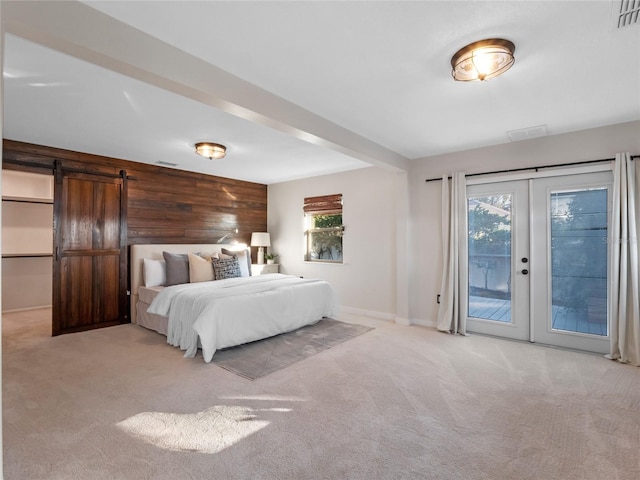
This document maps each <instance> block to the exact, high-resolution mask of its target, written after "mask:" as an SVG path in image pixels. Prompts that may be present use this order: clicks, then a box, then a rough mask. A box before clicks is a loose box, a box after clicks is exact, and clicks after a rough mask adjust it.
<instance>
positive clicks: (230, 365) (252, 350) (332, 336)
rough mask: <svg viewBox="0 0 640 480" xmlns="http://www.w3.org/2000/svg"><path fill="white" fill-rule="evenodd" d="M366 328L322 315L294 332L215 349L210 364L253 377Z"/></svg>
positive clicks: (347, 337) (285, 364)
mask: <svg viewBox="0 0 640 480" xmlns="http://www.w3.org/2000/svg"><path fill="white" fill-rule="evenodd" d="M369 330H372V328H371V327H366V326H364V325H354V324H352V323H344V322H339V321H338V320H333V319H332V318H323V319H322V320H320V321H319V322H318V323H315V324H313V325H308V326H306V327H302V328H299V329H298V330H294V331H293V332H289V333H283V334H281V335H276V336H275V337H270V338H266V339H264V340H258V341H257V342H252V343H246V344H244V345H240V346H238V347H233V348H226V349H224V350H218V351H217V352H216V353H215V355H214V356H213V363H215V364H216V365H218V366H220V367H222V368H224V369H226V370H229V371H230V372H233V373H236V374H238V375H240V376H241V377H244V378H248V379H249V380H255V379H257V378H260V377H264V376H265V375H268V374H270V373H273V372H275V371H278V370H281V369H283V368H285V367H288V366H289V365H292V364H294V363H296V362H299V361H300V360H303V359H305V358H307V357H310V356H312V355H315V354H317V353H320V352H322V351H324V350H327V349H329V348H331V347H334V346H336V345H339V344H341V343H343V342H346V341H347V340H349V339H351V338H354V337H357V336H358V335H362V334H363V333H366V332H368V331H369Z"/></svg>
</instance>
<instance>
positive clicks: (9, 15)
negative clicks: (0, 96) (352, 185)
mask: <svg viewBox="0 0 640 480" xmlns="http://www.w3.org/2000/svg"><path fill="white" fill-rule="evenodd" d="M2 16H3V24H4V28H5V31H6V32H8V33H11V34H14V35H16V36H19V37H22V38H25V39H27V40H30V41H32V42H35V43H38V44H41V45H43V46H46V47H49V48H52V49H55V50H58V51H60V52H62V53H65V54H67V55H71V56H73V57H76V58H79V59H81V60H84V61H87V62H90V63H93V64H95V65H99V66H101V67H104V68H107V69H109V70H112V71H115V72H118V73H120V74H123V75H126V76H129V77H131V78H135V79H137V80H140V81H142V82H145V83H148V84H151V85H154V86H156V87H159V88H162V89H165V90H167V91H170V92H173V93H176V94H178V95H182V96H184V97H187V98H190V99H192V100H195V101H198V102H201V103H203V104H206V105H209V106H211V107H214V108H217V109H219V110H222V111H224V112H226V113H229V114H232V115H235V116H237V117H240V118H243V119H245V120H248V121H251V122H254V123H258V124H261V125H264V126H267V127H270V128H273V129H275V130H278V131H280V132H283V133H285V134H288V135H292V136H294V137H296V138H299V139H301V140H304V141H306V142H309V143H312V144H315V145H319V146H322V147H325V148H329V149H332V150H335V151H338V152H340V153H343V154H345V155H349V156H351V157H354V158H357V159H359V160H362V161H364V162H367V163H370V164H372V165H376V166H380V167H385V168H389V169H391V170H395V171H407V170H408V168H409V160H408V159H407V158H406V157H403V156H402V155H399V154H398V153H396V152H393V151H391V150H389V149H387V148H385V147H383V146H382V145H379V144H377V143H375V142H372V141H371V140H368V139H366V138H364V137H362V136H360V135H358V134H356V133H354V132H352V131H350V130H347V129H345V128H343V127H341V126H339V125H337V124H335V123H333V122H331V121H329V120H327V119H325V118H323V117H320V116H318V115H316V114H314V113H312V112H310V111H308V110H305V109H303V108H301V107H299V106H298V105H295V104H293V103H291V102H289V101H287V100H285V99H283V98H282V97H279V96H277V95H274V94H272V93H270V92H268V91H266V90H264V89H262V88H259V87H257V86H256V85H253V84H251V83H249V82H247V81H245V80H242V79H241V78H239V77H236V76H234V75H232V74H230V73H228V72H226V71H224V70H222V69H220V68H218V67H216V66H215V65H211V64H209V63H207V62H205V61H203V60H201V59H199V58H197V57H195V56H193V55H190V54H188V53H186V52H184V51H182V50H180V49H178V48H175V47H173V46H172V45H169V44H168V43H165V42H163V41H161V40H159V39H157V38H155V37H152V36H150V35H148V34H146V33H144V32H141V31H140V30H137V29H135V28H133V27H131V26H129V25H127V24H125V23H123V22H120V21H118V20H116V19H114V18H112V17H110V16H108V15H106V14H104V13H102V12H99V11H98V10H95V9H93V8H91V7H89V6H87V5H85V4H83V3H80V2H77V1H64V2H48V1H37V2H22V1H3V8H2Z"/></svg>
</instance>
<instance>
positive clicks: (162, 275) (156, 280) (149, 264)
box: [143, 258, 167, 287]
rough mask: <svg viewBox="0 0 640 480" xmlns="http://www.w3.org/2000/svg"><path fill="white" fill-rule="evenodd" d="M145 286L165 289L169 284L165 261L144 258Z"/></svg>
mask: <svg viewBox="0 0 640 480" xmlns="http://www.w3.org/2000/svg"><path fill="white" fill-rule="evenodd" d="M143 261H144V270H143V271H144V286H145V287H163V286H164V285H165V284H166V283H167V265H166V263H165V261H164V260H153V259H152V258H144V259H143Z"/></svg>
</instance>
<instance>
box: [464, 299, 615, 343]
mask: <svg viewBox="0 0 640 480" xmlns="http://www.w3.org/2000/svg"><path fill="white" fill-rule="evenodd" d="M551 311H552V315H553V319H552V326H553V329H554V330H564V331H568V332H579V333H588V334H591V335H601V336H605V335H607V324H606V323H602V322H597V321H589V320H588V319H587V316H586V315H585V313H584V312H581V311H579V310H576V309H573V308H568V307H559V306H556V305H554V306H553V307H552V310H551ZM469 316H470V317H475V318H483V319H485V320H494V321H497V322H505V323H508V322H510V321H511V302H509V300H503V299H496V298H486V297H475V296H469ZM605 318H606V317H605Z"/></svg>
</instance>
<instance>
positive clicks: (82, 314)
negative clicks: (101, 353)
mask: <svg viewBox="0 0 640 480" xmlns="http://www.w3.org/2000/svg"><path fill="white" fill-rule="evenodd" d="M54 203H55V216H54V229H55V240H54V242H55V245H54V247H55V250H54V263H53V275H54V278H53V328H52V330H53V335H60V334H63V333H71V332H78V331H82V330H89V329H93V328H100V327H107V326H111V325H117V324H120V323H124V322H126V321H127V249H126V174H125V172H122V174H121V175H120V176H116V175H113V176H109V175H96V174H89V173H85V172H78V171H65V170H64V169H62V168H60V167H58V168H57V169H56V188H55V202H54Z"/></svg>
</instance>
